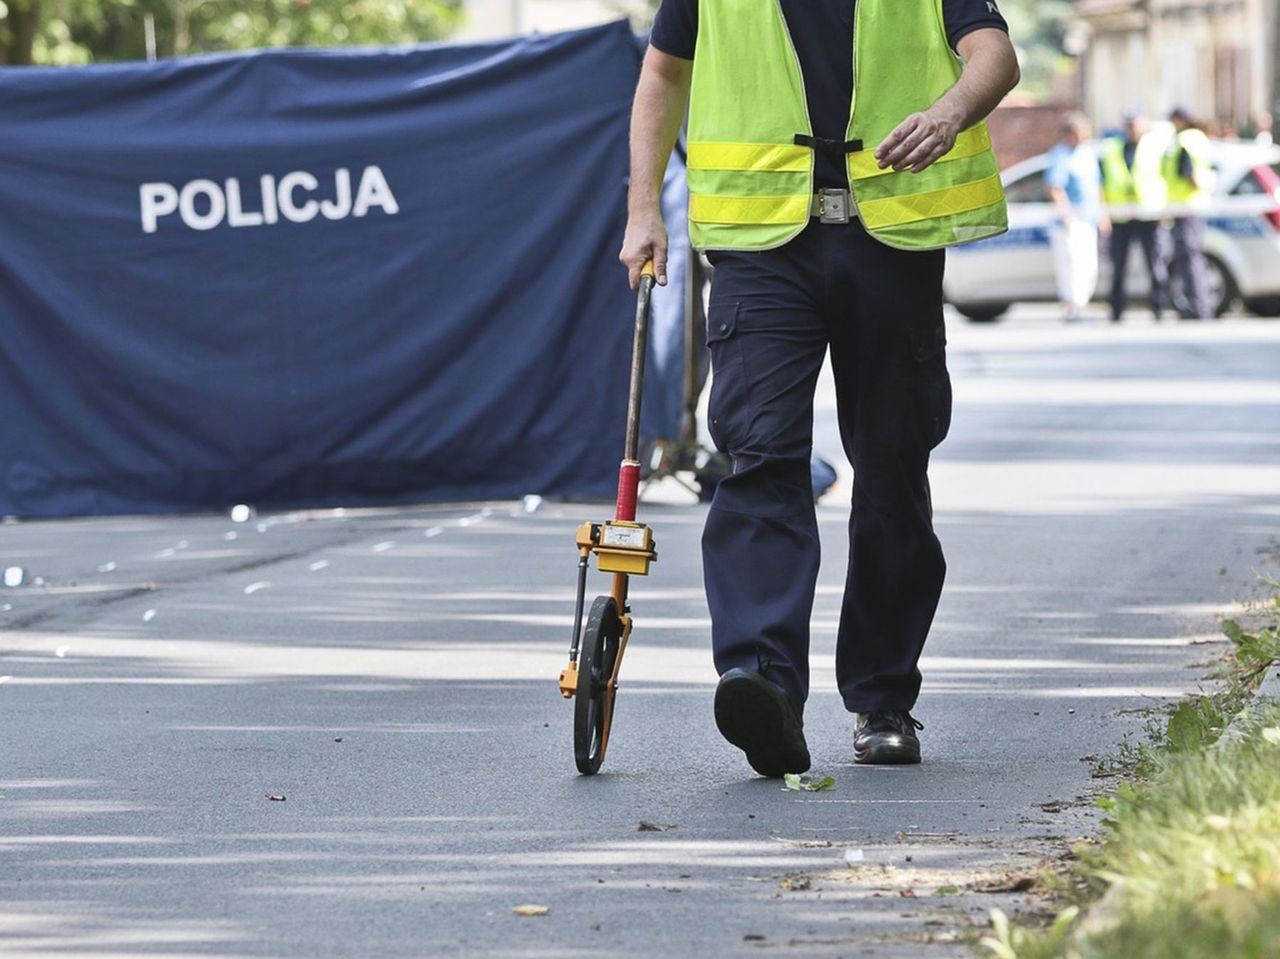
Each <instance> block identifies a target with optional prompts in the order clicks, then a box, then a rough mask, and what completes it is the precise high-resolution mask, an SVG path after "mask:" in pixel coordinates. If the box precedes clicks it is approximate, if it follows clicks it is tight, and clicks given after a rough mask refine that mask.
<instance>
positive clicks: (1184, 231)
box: [1162, 107, 1213, 320]
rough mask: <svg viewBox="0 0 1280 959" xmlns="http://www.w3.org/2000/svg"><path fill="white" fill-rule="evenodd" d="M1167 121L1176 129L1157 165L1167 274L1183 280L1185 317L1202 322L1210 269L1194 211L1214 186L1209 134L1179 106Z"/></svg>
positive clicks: (1207, 312)
mask: <svg viewBox="0 0 1280 959" xmlns="http://www.w3.org/2000/svg"><path fill="white" fill-rule="evenodd" d="M1169 119H1170V120H1171V121H1172V122H1173V128H1174V130H1176V131H1177V133H1176V134H1175V136H1174V138H1173V143H1172V144H1171V145H1170V147H1169V149H1168V151H1167V152H1166V153H1165V155H1164V162H1163V166H1162V170H1163V173H1164V181H1165V184H1166V185H1167V186H1168V190H1169V206H1171V207H1172V208H1173V231H1172V232H1173V261H1172V262H1171V264H1170V276H1171V277H1174V276H1180V277H1181V278H1182V283H1183V289H1184V290H1185V291H1186V298H1187V308H1186V310H1185V311H1184V319H1192V320H1207V319H1210V318H1211V317H1212V315H1213V306H1212V304H1211V303H1210V302H1209V267H1208V264H1207V263H1206V262H1205V256H1204V217H1203V216H1201V215H1200V213H1199V212H1198V211H1199V210H1201V209H1204V208H1205V207H1207V206H1208V205H1209V201H1210V196H1211V190H1212V188H1213V168H1212V167H1211V166H1210V164H1209V138H1208V137H1207V136H1205V134H1204V131H1203V130H1201V129H1199V128H1198V127H1197V126H1196V125H1195V123H1194V122H1193V121H1192V119H1191V115H1190V114H1189V113H1188V112H1187V111H1186V110H1184V109H1182V108H1181V107H1179V108H1178V109H1176V110H1174V111H1173V113H1171V114H1170V115H1169Z"/></svg>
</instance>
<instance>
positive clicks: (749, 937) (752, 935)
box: [742, 932, 765, 942]
mask: <svg viewBox="0 0 1280 959" xmlns="http://www.w3.org/2000/svg"><path fill="white" fill-rule="evenodd" d="M764 940H765V937H764V936H762V935H760V933H758V932H749V933H747V934H746V935H745V936H743V937H742V941H743V942H764Z"/></svg>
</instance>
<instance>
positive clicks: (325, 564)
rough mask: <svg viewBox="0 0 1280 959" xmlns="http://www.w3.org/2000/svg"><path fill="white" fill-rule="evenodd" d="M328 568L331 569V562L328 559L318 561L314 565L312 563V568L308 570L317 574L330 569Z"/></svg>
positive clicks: (309, 567)
mask: <svg viewBox="0 0 1280 959" xmlns="http://www.w3.org/2000/svg"><path fill="white" fill-rule="evenodd" d="M328 568H329V561H328V560H327V559H318V560H316V561H315V562H314V563H312V564H311V565H310V566H308V567H307V569H309V570H311V572H313V573H316V572H319V571H320V570H322V569H328Z"/></svg>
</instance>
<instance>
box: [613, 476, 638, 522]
mask: <svg viewBox="0 0 1280 959" xmlns="http://www.w3.org/2000/svg"><path fill="white" fill-rule="evenodd" d="M639 490H640V466H639V464H637V463H623V464H622V466H621V468H619V470H618V512H617V514H616V515H615V516H614V519H621V520H626V521H627V522H628V523H634V522H635V519H636V496H637V494H638V493H639Z"/></svg>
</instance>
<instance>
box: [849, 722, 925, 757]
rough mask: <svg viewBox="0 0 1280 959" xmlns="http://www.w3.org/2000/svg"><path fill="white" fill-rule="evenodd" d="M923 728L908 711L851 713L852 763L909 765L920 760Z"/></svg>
mask: <svg viewBox="0 0 1280 959" xmlns="http://www.w3.org/2000/svg"><path fill="white" fill-rule="evenodd" d="M917 729H924V724H923V723H918V722H916V721H915V720H914V719H913V718H912V717H911V714H910V713H909V712H907V711H906V710H899V711H897V712H881V713H855V714H854V723H853V759H854V762H859V763H867V764H869V765H878V764H886V765H888V764H909V763H918V762H919V761H920V737H919V736H917V735H916V730H917Z"/></svg>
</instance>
